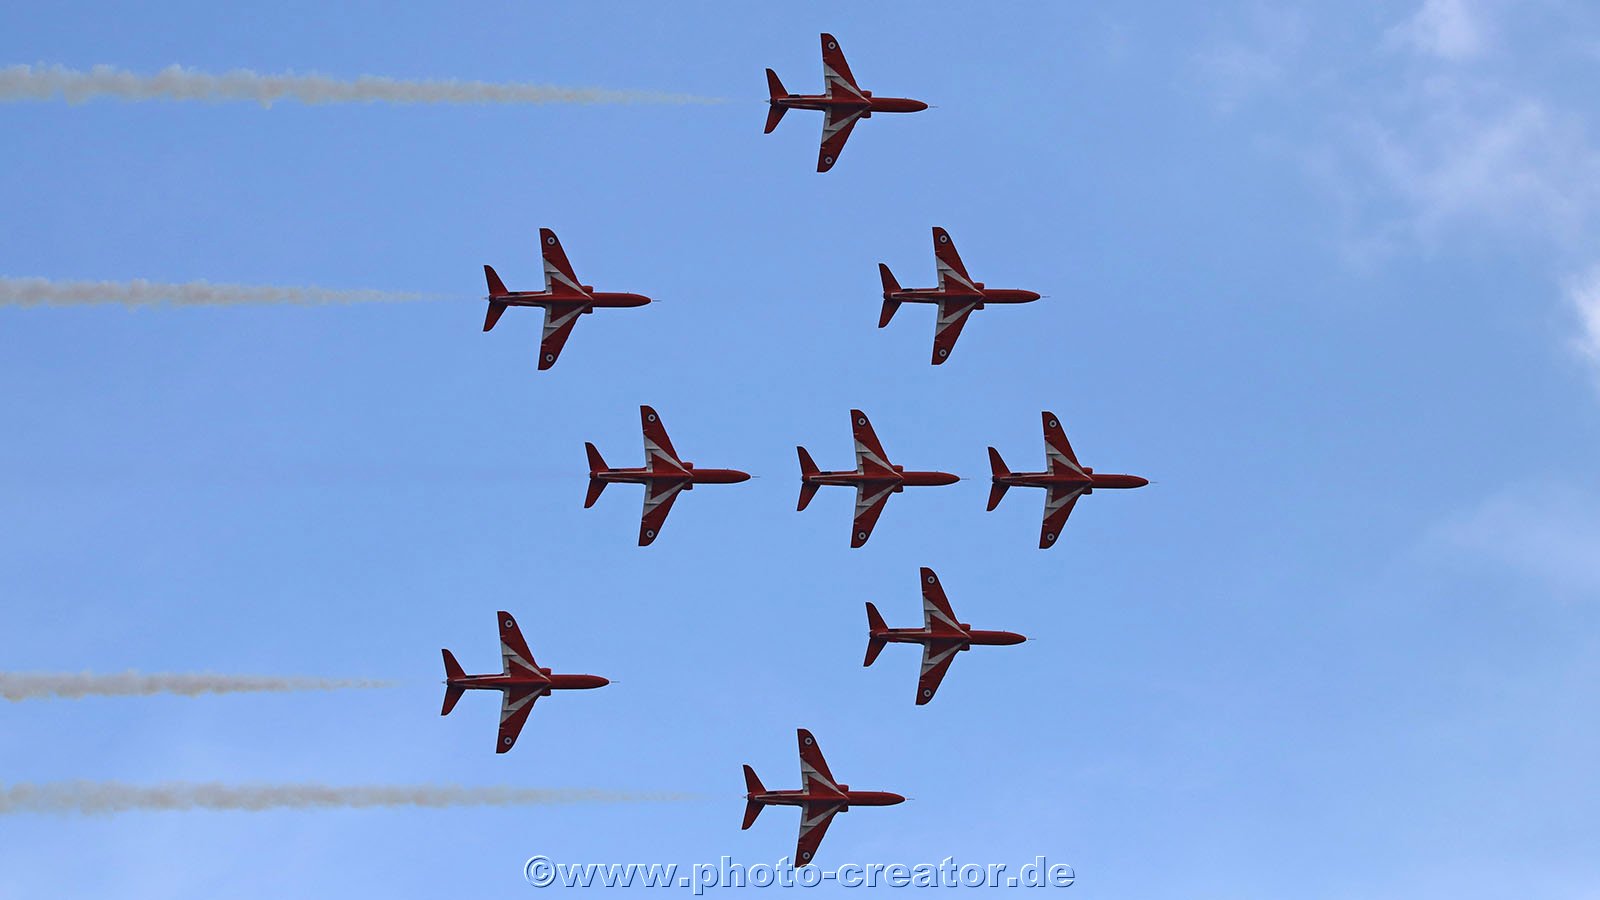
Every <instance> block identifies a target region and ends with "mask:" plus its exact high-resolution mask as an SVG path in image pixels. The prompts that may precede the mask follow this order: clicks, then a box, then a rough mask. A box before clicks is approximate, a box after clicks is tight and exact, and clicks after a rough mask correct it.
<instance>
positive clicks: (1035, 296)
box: [1022, 291, 1044, 303]
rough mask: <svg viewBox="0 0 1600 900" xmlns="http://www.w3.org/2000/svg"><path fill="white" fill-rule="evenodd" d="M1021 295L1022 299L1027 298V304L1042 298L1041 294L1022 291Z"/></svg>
mask: <svg viewBox="0 0 1600 900" xmlns="http://www.w3.org/2000/svg"><path fill="white" fill-rule="evenodd" d="M1022 295H1023V296H1024V297H1027V298H1028V302H1029V303H1032V302H1033V301H1035V300H1037V299H1039V298H1040V297H1043V296H1044V295H1043V294H1041V293H1039V292H1038V291H1023V292H1022Z"/></svg>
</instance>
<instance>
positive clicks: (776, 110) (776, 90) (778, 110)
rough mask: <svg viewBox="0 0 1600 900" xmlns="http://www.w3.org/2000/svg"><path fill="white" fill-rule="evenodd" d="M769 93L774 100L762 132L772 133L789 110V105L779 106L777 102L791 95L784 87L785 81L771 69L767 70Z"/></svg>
mask: <svg viewBox="0 0 1600 900" xmlns="http://www.w3.org/2000/svg"><path fill="white" fill-rule="evenodd" d="M767 93H768V94H769V95H771V98H772V101H773V102H772V106H771V108H769V109H768V110H767V127H766V130H765V131H763V132H762V134H771V133H772V129H774V128H777V127H778V123H779V122H781V121H783V114H784V113H786V112H788V111H789V107H787V106H779V105H778V104H777V102H776V101H778V100H781V99H783V98H784V97H787V96H789V92H788V91H786V90H784V89H783V82H781V81H779V80H778V73H777V72H774V71H772V70H771V69H768V70H767Z"/></svg>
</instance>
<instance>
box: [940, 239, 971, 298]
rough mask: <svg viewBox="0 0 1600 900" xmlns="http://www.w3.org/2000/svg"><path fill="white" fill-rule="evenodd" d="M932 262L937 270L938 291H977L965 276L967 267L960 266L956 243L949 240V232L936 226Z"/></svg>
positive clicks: (959, 255) (969, 278)
mask: <svg viewBox="0 0 1600 900" xmlns="http://www.w3.org/2000/svg"><path fill="white" fill-rule="evenodd" d="M933 262H934V265H935V266H936V267H937V268H938V270H939V290H941V291H977V290H978V286H977V285H976V284H974V283H973V281H972V278H971V277H970V276H968V275H967V267H966V266H964V265H962V264H961V254H959V253H957V252H956V243H955V241H952V240H950V232H948V231H945V230H944V229H943V228H940V227H939V226H937V225H935V226H934V228H933Z"/></svg>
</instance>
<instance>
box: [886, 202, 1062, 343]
mask: <svg viewBox="0 0 1600 900" xmlns="http://www.w3.org/2000/svg"><path fill="white" fill-rule="evenodd" d="M933 259H934V264H935V265H936V267H937V268H938V270H939V286H938V287H935V288H903V287H901V286H900V282H898V281H896V280H895V277H894V273H893V272H890V271H889V267H888V266H886V265H884V264H883V263H878V277H879V278H881V279H882V280H883V312H882V313H881V314H879V316H878V327H879V328H883V327H885V326H887V325H888V324H889V320H890V319H892V318H894V313H895V310H897V309H899V308H900V304H902V303H932V304H933V305H935V306H937V307H938V308H939V319H938V322H937V323H936V324H935V325H934V330H933V364H934V365H936V366H937V365H940V364H942V363H943V362H944V361H945V360H947V359H949V358H950V351H952V350H954V349H955V346H956V338H958V337H960V336H961V329H962V327H963V326H965V325H966V324H967V317H968V316H970V315H972V311H973V310H975V309H983V307H984V306H985V305H986V304H989V303H1032V302H1033V301H1035V300H1037V299H1039V296H1040V295H1039V294H1036V293H1034V292H1033V291H1023V290H1017V289H1015V288H992V287H985V286H984V284H983V282H981V281H973V280H972V278H971V276H969V275H967V267H966V266H963V265H962V264H961V256H960V254H958V253H956V245H955V242H954V241H952V240H950V233H949V232H947V231H945V230H944V229H943V228H939V227H937V226H935V227H934V229H933Z"/></svg>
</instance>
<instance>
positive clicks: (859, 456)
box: [795, 409, 961, 547]
mask: <svg viewBox="0 0 1600 900" xmlns="http://www.w3.org/2000/svg"><path fill="white" fill-rule="evenodd" d="M850 428H851V430H852V431H853V432H854V433H855V439H856V467H855V468H854V469H846V470H844V471H840V472H824V471H822V470H821V469H818V468H817V464H816V462H814V461H813V460H812V459H811V454H810V453H807V452H806V448H804V447H796V448H795V449H796V450H798V451H799V452H800V503H799V505H798V506H796V507H795V508H796V509H797V510H803V509H805V508H806V507H807V506H808V505H810V503H811V498H812V497H815V496H816V495H817V488H819V487H822V486H823V485H825V484H832V485H842V486H845V487H853V488H855V489H856V516H855V521H854V523H853V524H852V525H851V529H850V546H852V547H860V546H861V545H863V544H865V543H866V542H867V538H869V537H871V536H872V526H874V525H876V524H877V523H878V516H879V515H881V514H882V513H883V507H884V505H885V504H887V503H888V502H889V495H890V494H897V493H899V492H900V491H903V490H905V489H906V486H907V485H910V486H913V487H933V486H937V485H941V484H955V483H956V482H958V481H960V480H961V479H960V478H959V477H957V476H955V475H951V474H950V473H949V472H907V471H906V467H905V466H897V465H894V464H893V463H891V462H889V456H888V454H886V453H884V452H883V445H882V444H880V443H878V435H877V434H876V433H874V432H873V430H872V423H871V422H868V421H867V414H866V413H864V412H862V411H861V410H859V409H852V410H850Z"/></svg>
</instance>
